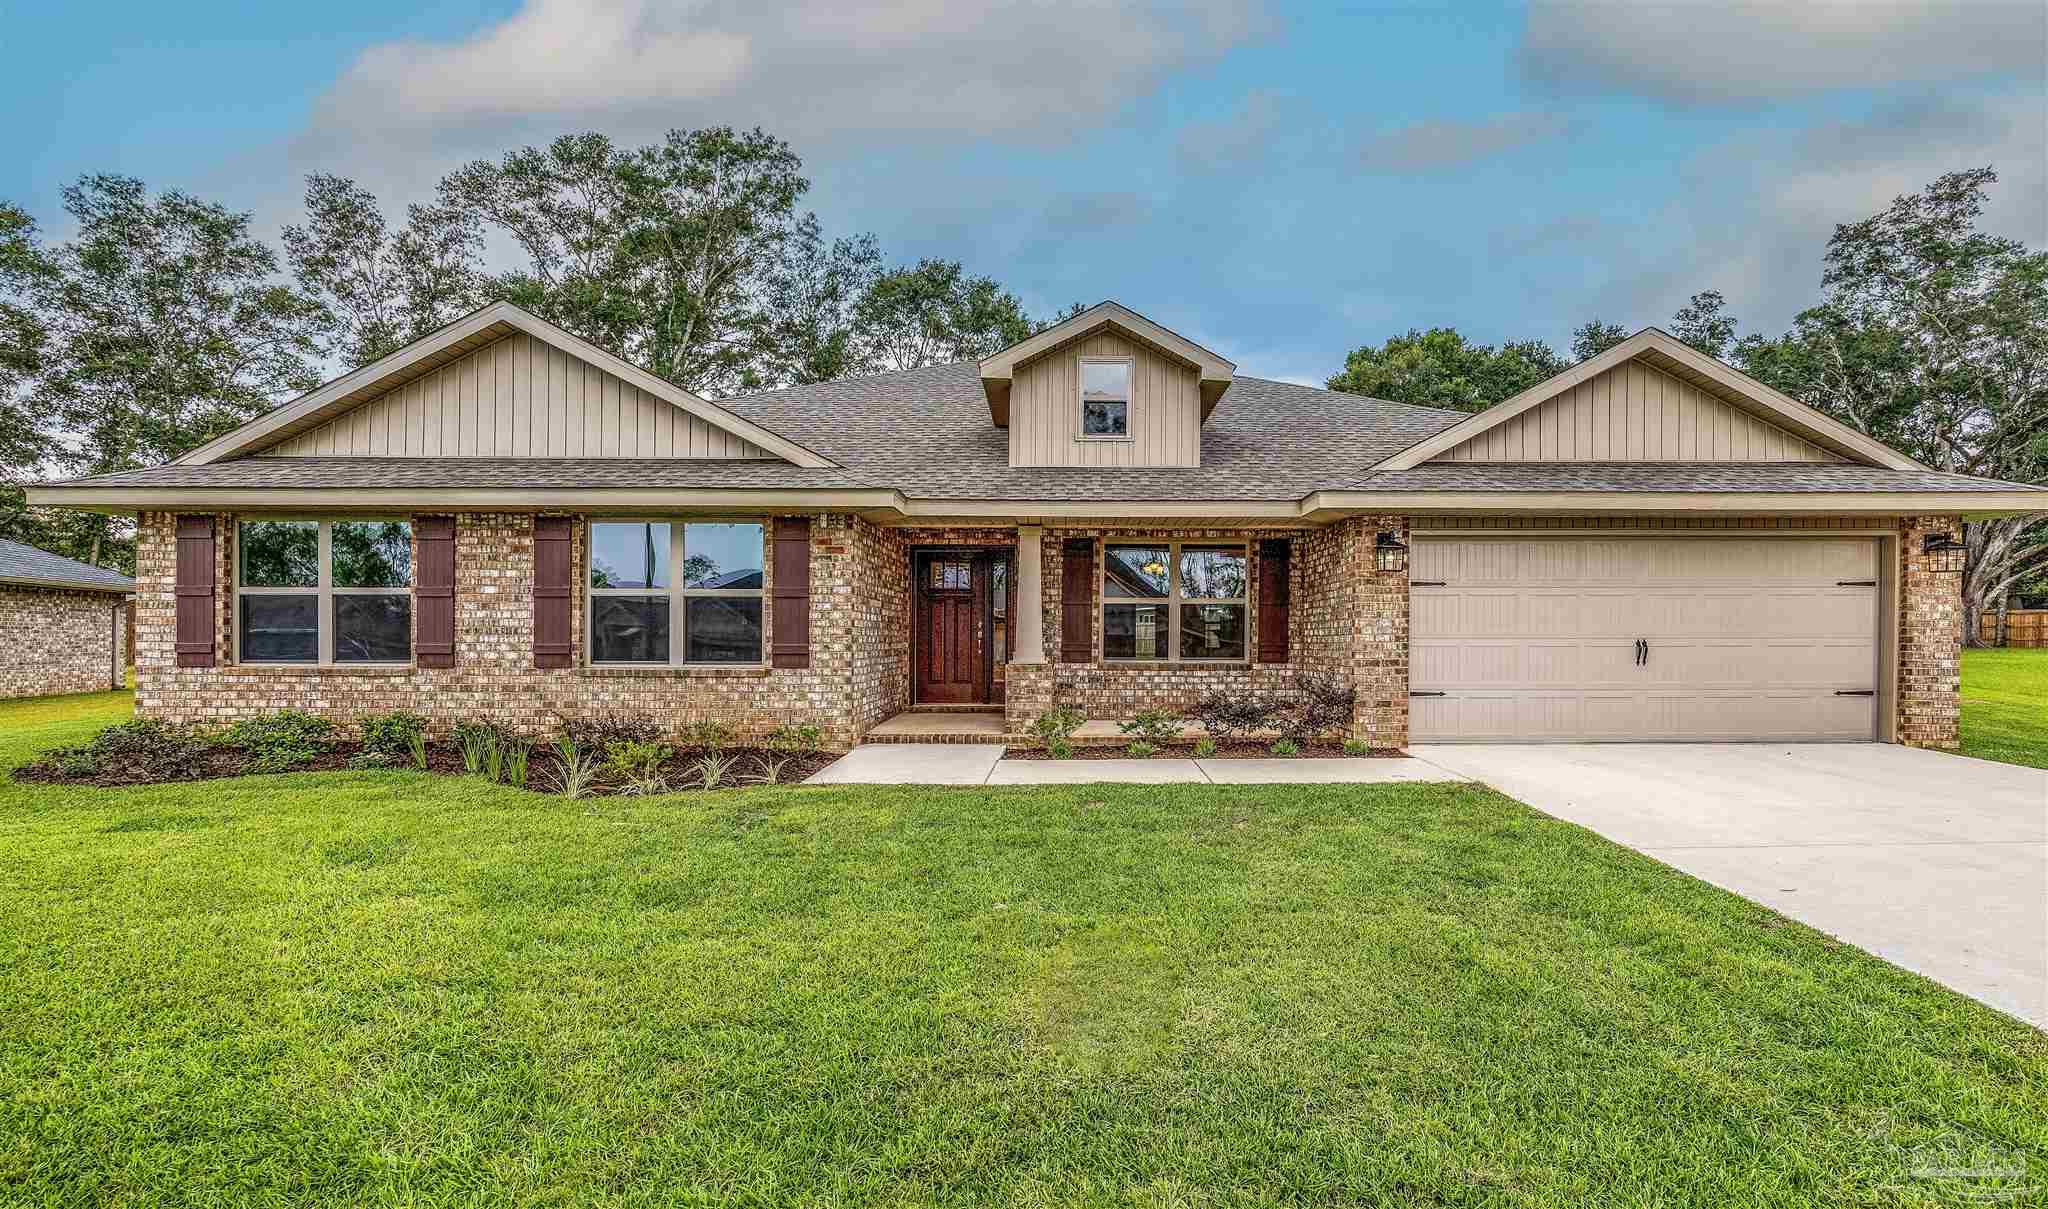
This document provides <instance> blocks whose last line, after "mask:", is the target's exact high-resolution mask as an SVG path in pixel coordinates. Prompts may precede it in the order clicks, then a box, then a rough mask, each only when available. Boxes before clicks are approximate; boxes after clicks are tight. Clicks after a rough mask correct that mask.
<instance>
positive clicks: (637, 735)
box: [562, 714, 661, 758]
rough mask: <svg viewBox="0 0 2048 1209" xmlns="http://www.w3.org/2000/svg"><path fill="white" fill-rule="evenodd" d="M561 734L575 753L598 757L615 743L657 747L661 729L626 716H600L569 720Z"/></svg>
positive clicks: (645, 721) (563, 725)
mask: <svg viewBox="0 0 2048 1209" xmlns="http://www.w3.org/2000/svg"><path fill="white" fill-rule="evenodd" d="M562 733H563V734H565V735H567V736H569V737H570V738H571V739H574V740H575V741H576V747H577V749H578V750H580V751H583V752H587V753H590V754H591V755H592V757H593V758H595V756H596V754H597V753H600V752H605V751H609V750H611V745H612V744H614V743H658V742H660V741H661V728H660V727H659V726H656V725H655V724H654V723H653V722H650V721H648V720H647V719H645V718H633V717H629V716H627V715H625V714H600V715H598V716H597V717H594V718H572V719H570V720H569V721H568V722H565V723H563V724H562Z"/></svg>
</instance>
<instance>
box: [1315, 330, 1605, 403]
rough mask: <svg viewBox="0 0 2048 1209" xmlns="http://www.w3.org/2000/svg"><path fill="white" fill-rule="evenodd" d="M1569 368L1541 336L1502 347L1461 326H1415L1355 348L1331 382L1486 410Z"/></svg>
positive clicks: (1335, 386) (1399, 398) (1402, 398)
mask: <svg viewBox="0 0 2048 1209" xmlns="http://www.w3.org/2000/svg"><path fill="white" fill-rule="evenodd" d="M1563 368H1565V366H1564V362H1563V361H1562V360H1560V359H1559V358H1558V355H1557V354H1556V353H1555V352H1553V351H1552V350H1551V348H1550V346H1549V345H1547V344H1545V343H1543V342H1542V341H1540V340H1521V341H1510V342H1508V343H1506V344H1503V345H1501V346H1500V347H1499V348H1498V349H1496V348H1494V347H1493V346H1492V345H1489V344H1472V343H1468V342H1467V341H1466V339H1465V337H1464V336H1462V335H1460V334H1459V333H1458V331H1457V330H1456V329H1455V328H1448V327H1438V328H1431V329H1430V330H1429V331H1427V332H1422V331H1415V330H1412V329H1411V330H1410V331H1409V332H1408V334H1407V335H1405V336H1393V337H1390V338H1389V339H1388V340H1387V342H1386V343H1385V344H1383V345H1380V346H1379V347H1377V348H1375V347H1373V346H1372V345H1366V346H1365V347H1363V348H1358V349H1354V350H1352V352H1351V353H1350V355H1349V356H1347V357H1345V358H1344V371H1343V372H1342V373H1340V374H1337V375H1336V376H1334V377H1332V378H1331V379H1330V380H1329V382H1328V386H1329V388H1330V389H1331V390H1343V391H1350V392H1351V393H1353V394H1361V395H1372V396H1374V397H1375V398H1381V399H1392V400H1394V401H1396V402H1400V403H1416V404H1420V405H1423V406H1427V407H1450V408H1455V409H1457V410H1459V411H1484V410H1486V409H1487V408H1489V407H1491V406H1493V405H1494V404H1495V403H1498V402H1500V401H1501V400H1503V399H1508V398H1512V397H1513V396H1515V395H1518V394H1520V393H1521V392H1522V391H1524V390H1527V389H1528V388H1529V387H1531V386H1534V385H1536V384H1537V383H1538V382H1541V381H1543V380H1544V379H1546V378H1548V377H1550V376H1551V375H1553V374H1555V373H1557V372H1558V371H1559V370H1561V369H1563Z"/></svg>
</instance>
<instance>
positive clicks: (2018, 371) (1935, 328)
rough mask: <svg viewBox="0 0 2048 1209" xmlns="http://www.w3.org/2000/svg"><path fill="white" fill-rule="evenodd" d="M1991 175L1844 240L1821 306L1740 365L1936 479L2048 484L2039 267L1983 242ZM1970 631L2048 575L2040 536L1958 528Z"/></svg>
mask: <svg viewBox="0 0 2048 1209" xmlns="http://www.w3.org/2000/svg"><path fill="white" fill-rule="evenodd" d="M1997 179H1998V178H1997V175H1996V174H1995V173H1994V172H1993V171H1992V170H1991V169H1990V168H1988V167H1987V168H1975V169H1971V170H1969V171H1964V172H1952V173H1949V174H1947V175H1945V176H1943V177H1941V178H1940V179H1939V180H1937V181H1935V182H1934V183H1933V184H1931V185H1929V186H1928V187H1927V188H1926V189H1924V190H1922V191H1921V192H1920V193H1918V194H1916V195H1911V196H1904V197H1900V198H1898V199H1896V200H1895V201H1893V202H1892V204H1891V205H1890V206H1889V207H1888V208H1887V209H1886V210H1885V211H1884V212H1883V213H1881V214H1877V215H1874V216H1872V217H1870V218H1866V219H1864V220H1862V221H1861V222H1855V223H1849V224H1846V225H1844V226H1840V227H1837V228H1836V229H1835V234H1834V237H1833V238H1832V239H1830V240H1829V241H1828V252H1827V257H1826V262H1825V263H1826V269H1825V271H1824V273H1823V275H1822V278H1821V286H1822V298H1821V302H1820V304H1819V305H1818V306H1815V307H1812V308H1810V309H1808V310H1806V311H1803V312H1801V313H1800V314H1799V315H1798V316H1797V317H1796V318H1795V319H1794V320H1793V326H1792V330H1791V331H1789V332H1787V333H1785V334H1784V335H1783V336H1781V337H1779V338H1777V339H1775V340H1770V339H1764V338H1762V337H1759V336H1751V337H1749V338H1748V339H1746V340H1744V341H1743V343H1742V345H1741V347H1740V348H1739V350H1738V356H1739V357H1740V359H1741V361H1742V364H1743V366H1744V368H1745V369H1747V370H1748V371H1749V372H1750V373H1751V374H1754V375H1755V376H1756V377H1758V378H1761V379H1762V380H1764V381H1766V382H1768V383H1770V384H1771V385H1773V386H1775V387H1777V388H1778V389H1780V390H1783V391H1785V392H1786V393H1787V394H1790V395H1792V396H1794V397H1795V398H1798V399H1800V400H1802V401H1803V402H1806V403H1809V404H1811V405H1813V406H1814V407H1817V408H1819V409H1820V410H1822V411H1824V412H1827V413H1828V414H1829V415H1831V416H1834V417H1835V418H1836V419H1838V420H1841V421H1843V422H1844V423H1846V424H1849V425H1850V426H1852V427H1854V428H1856V429H1857V430H1859V431H1861V432H1864V433H1867V434H1869V435H1870V436H1872V437H1875V438H1877V439H1878V440H1880V441H1883V442H1885V443H1886V444H1889V445H1891V446H1893V447H1895V448H1898V449H1901V450H1903V451H1905V452H1906V453H1907V454H1909V455H1911V456H1912V457H1913V458H1915V459H1916V460H1918V461H1921V462H1923V463H1925V464H1927V465H1929V466H1932V467H1934V468H1935V469H1937V470H1946V471H1953V472H1955V473H1959V474H1974V475H1984V476H1988V477H1991V478H1999V479H2007V480H2013V481H2020V482H2042V481H2044V480H2048V253H2044V252H2038V251H2030V250H2029V249H2028V248H2027V247H2026V246H2025V245H2024V244H2022V243H2020V242H2019V241H2018V240H2014V239H2007V238H2003V237H1999V236H1994V235H1990V234H1987V233H1985V232H1982V231H1979V230H1978V229H1977V219H1978V218H1979V217H1980V216H1981V215H1982V213H1983V209H1984V197H1985V191H1986V189H1987V188H1988V187H1989V186H1990V185H1991V184H1992V183H1993V182H1994V181H1996V180H1997ZM1966 529H1967V533H1968V538H1967V540H1968V543H1969V547H1970V557H1969V569H1968V570H1967V571H1966V572H1965V575H1964V581H1963V598H1964V602H1965V604H1966V605H1968V612H1967V614H1966V615H1967V616H1968V617H1969V618H1971V619H1972V624H1971V625H1966V626H1965V630H1966V638H1965V640H1966V641H1969V642H1971V643H1973V644H1974V643H1975V642H1976V641H1977V638H1976V631H1975V629H1974V619H1975V617H1976V616H1977V615H1978V612H1979V611H1980V610H1982V609H1983V608H1984V606H1985V605H1986V604H1987V603H1988V602H1990V601H1993V600H1996V599H1998V598H2000V597H2001V596H2003V595H2005V594H2006V593H2007V592H2008V591H2010V590H2011V588H2012V587H2013V585H2015V584H2016V583H2019V582H2020V581H2022V580H2024V579H2026V578H2028V577H2030V576H2033V575H2038V574H2040V573H2041V572H2042V571H2043V570H2044V569H2048V523H2044V522H2043V521H2042V520H2041V519H2040V518H2038V517H2006V518H2001V519H1996V520H1989V521H1980V522H1973V523H1971V524H1969V525H1968V526H1966Z"/></svg>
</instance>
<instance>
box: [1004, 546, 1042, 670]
mask: <svg viewBox="0 0 2048 1209" xmlns="http://www.w3.org/2000/svg"><path fill="white" fill-rule="evenodd" d="M1044 539H1045V528H1044V526H1042V525H1019V526H1017V571H1016V574H1017V616H1016V617H1015V618H1013V619H1012V620H1013V621H1014V622H1015V623H1016V638H1015V640H1014V641H1013V642H1011V643H1010V662H1012V663H1044V662H1045V584H1044V580H1045V574H1044V566H1045V564H1044V563H1043V561H1042V560H1041V558H1040V553H1039V550H1040V546H1041V545H1042V543H1043V542H1044Z"/></svg>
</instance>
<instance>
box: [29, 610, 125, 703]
mask: <svg viewBox="0 0 2048 1209" xmlns="http://www.w3.org/2000/svg"><path fill="white" fill-rule="evenodd" d="M120 608H121V597H120V596H119V595H115V594H110V593H107V592H70V591H61V590H57V589H51V588H27V587H13V586H4V585H0V697H40V696H43V695H45V694H49V693H96V692H103V691H105V690H107V689H109V688H112V687H114V666H115V655H116V653H117V652H116V651H115V645H116V644H117V643H120V642H122V641H123V640H122V639H121V638H120V637H119V635H121V634H122V633H123V632H124V631H125V630H126V628H127V627H126V624H125V621H121V622H119V623H117V618H116V614H117V612H118V611H119V610H120ZM121 662H122V663H123V664H125V663H126V659H125V658H124V659H123V660H122V661H121Z"/></svg>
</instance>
